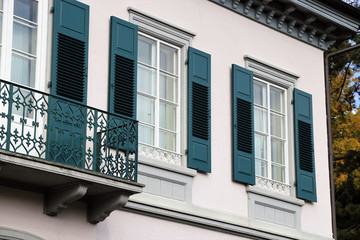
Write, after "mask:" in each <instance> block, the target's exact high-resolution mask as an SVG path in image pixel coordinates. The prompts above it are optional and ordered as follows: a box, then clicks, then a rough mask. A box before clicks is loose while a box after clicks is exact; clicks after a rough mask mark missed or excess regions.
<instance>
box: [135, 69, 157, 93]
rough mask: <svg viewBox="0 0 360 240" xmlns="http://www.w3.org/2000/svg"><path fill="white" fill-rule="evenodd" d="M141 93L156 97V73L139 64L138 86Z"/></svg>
mask: <svg viewBox="0 0 360 240" xmlns="http://www.w3.org/2000/svg"><path fill="white" fill-rule="evenodd" d="M137 88H138V90H139V91H140V92H143V93H147V94H150V95H153V96H155V95H156V71H155V70H153V69H151V68H148V67H146V66H143V65H140V64H138V85H137Z"/></svg>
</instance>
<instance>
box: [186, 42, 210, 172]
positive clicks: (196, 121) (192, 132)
mask: <svg viewBox="0 0 360 240" xmlns="http://www.w3.org/2000/svg"><path fill="white" fill-rule="evenodd" d="M188 65H189V71H188V74H189V77H188V167H190V168H194V169H197V170H199V171H203V172H211V135H210V132H211V131H210V130H211V128H210V127H211V119H210V115H211V114H210V109H211V106H210V92H211V88H210V83H211V56H210V55H209V54H207V53H204V52H201V51H199V50H197V49H194V48H191V47H189V62H188Z"/></svg>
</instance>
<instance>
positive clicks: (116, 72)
mask: <svg viewBox="0 0 360 240" xmlns="http://www.w3.org/2000/svg"><path fill="white" fill-rule="evenodd" d="M110 34H111V36H110V71H109V74H110V76H109V101H108V103H109V111H110V112H111V113H116V114H120V115H122V116H125V117H127V118H131V119H134V120H135V119H136V75H137V73H136V72H137V48H138V27H137V26H136V25H134V24H132V23H129V22H126V21H124V20H121V19H119V18H116V17H113V16H112V17H111V26H110Z"/></svg>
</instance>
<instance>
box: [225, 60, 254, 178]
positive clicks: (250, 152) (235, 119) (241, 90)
mask: <svg viewBox="0 0 360 240" xmlns="http://www.w3.org/2000/svg"><path fill="white" fill-rule="evenodd" d="M231 86H232V133H233V134H232V137H233V143H232V147H233V157H232V158H233V180H234V181H238V182H243V183H248V184H255V159H254V120H253V73H252V72H251V71H249V70H247V69H245V68H242V67H239V66H237V65H235V64H233V65H232V85H231Z"/></svg>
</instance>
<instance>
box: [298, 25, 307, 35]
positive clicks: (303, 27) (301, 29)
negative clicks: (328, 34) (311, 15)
mask: <svg viewBox="0 0 360 240" xmlns="http://www.w3.org/2000/svg"><path fill="white" fill-rule="evenodd" d="M306 28H307V25H306V24H303V25H302V26H301V27H300V29H299V38H302V36H303V35H304V33H305V30H306Z"/></svg>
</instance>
